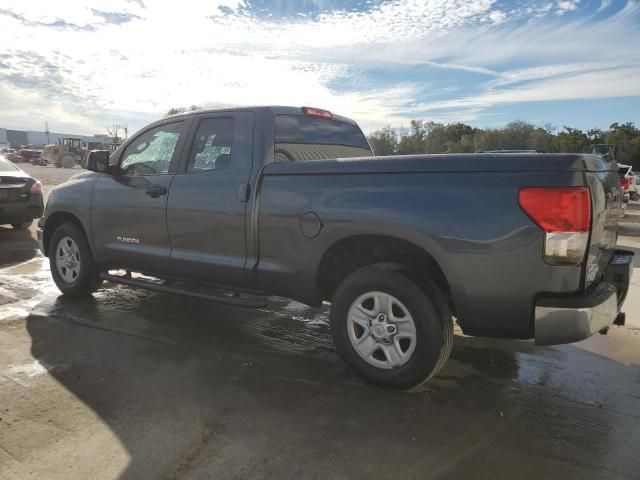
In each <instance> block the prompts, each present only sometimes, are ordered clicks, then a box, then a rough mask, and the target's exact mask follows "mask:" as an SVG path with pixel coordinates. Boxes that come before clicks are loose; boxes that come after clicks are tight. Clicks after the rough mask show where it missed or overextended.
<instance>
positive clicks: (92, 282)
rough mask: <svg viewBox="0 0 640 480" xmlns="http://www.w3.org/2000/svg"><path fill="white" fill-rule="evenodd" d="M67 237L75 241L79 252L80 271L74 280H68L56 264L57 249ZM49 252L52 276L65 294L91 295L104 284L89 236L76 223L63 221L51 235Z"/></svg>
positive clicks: (75, 295) (72, 295)
mask: <svg viewBox="0 0 640 480" xmlns="http://www.w3.org/2000/svg"><path fill="white" fill-rule="evenodd" d="M65 237H69V238H71V239H72V240H73V241H74V242H75V244H76V245H77V248H78V252H79V259H80V267H79V273H78V274H77V276H76V277H75V279H74V280H73V281H66V280H65V279H64V278H63V277H62V275H61V274H60V272H59V271H58V268H57V264H56V258H57V252H56V250H57V248H58V245H59V243H60V241H61V240H62V239H63V238H65ZM48 253H49V266H50V268H51V276H52V277H53V281H54V282H55V283H56V285H57V287H58V289H59V290H60V291H61V292H62V293H63V294H64V295H69V296H71V297H81V296H85V295H90V294H91V293H93V292H95V291H96V290H97V289H98V288H99V287H100V285H101V284H102V280H101V279H100V269H99V268H98V265H97V264H96V263H95V261H94V259H93V255H92V254H91V249H90V248H89V244H88V242H87V238H86V237H85V234H84V232H83V231H82V229H81V228H80V227H79V226H77V225H76V224H74V223H63V224H61V225H59V226H58V227H57V228H56V229H55V231H54V232H53V235H52V236H51V243H50V244H49V252H48Z"/></svg>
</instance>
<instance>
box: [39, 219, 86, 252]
mask: <svg viewBox="0 0 640 480" xmlns="http://www.w3.org/2000/svg"><path fill="white" fill-rule="evenodd" d="M66 222H69V223H73V224H75V225H77V226H78V227H79V228H80V229H81V230H82V232H83V233H84V236H85V237H87V232H85V231H84V227H83V226H82V223H80V220H78V217H76V216H75V215H73V214H71V213H67V212H56V213H54V214H53V215H51V216H50V217H49V218H47V223H45V225H44V232H43V234H42V244H43V246H44V251H45V253H46V255H47V256H49V246H50V245H49V243H50V242H51V236H52V235H53V232H55V230H56V228H58V226H60V225H62V224H63V223H66ZM87 238H88V237H87Z"/></svg>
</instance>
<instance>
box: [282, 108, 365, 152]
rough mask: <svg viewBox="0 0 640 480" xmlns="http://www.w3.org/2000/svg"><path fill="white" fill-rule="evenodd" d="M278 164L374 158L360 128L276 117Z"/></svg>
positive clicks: (305, 118) (308, 118)
mask: <svg viewBox="0 0 640 480" xmlns="http://www.w3.org/2000/svg"><path fill="white" fill-rule="evenodd" d="M274 137H275V144H274V158H275V161H276V162H295V161H306V160H319V159H324V158H343V157H367V156H371V155H373V153H372V152H371V148H370V147H369V144H368V142H367V139H366V138H365V136H364V134H363V133H362V130H360V128H359V127H358V126H357V125H353V124H351V123H347V122H341V121H338V120H331V119H326V118H318V117H311V116H304V115H276V117H275V131H274Z"/></svg>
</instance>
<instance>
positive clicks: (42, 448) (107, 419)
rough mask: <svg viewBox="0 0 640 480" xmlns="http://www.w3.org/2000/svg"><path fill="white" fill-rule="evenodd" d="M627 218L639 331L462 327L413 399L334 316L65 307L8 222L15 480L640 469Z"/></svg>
mask: <svg viewBox="0 0 640 480" xmlns="http://www.w3.org/2000/svg"><path fill="white" fill-rule="evenodd" d="M48 170H51V169H50V168H49V169H47V168H45V167H31V170H30V173H32V174H34V175H35V176H36V177H38V176H40V177H43V178H44V177H46V178H50V179H51V180H49V182H50V183H51V184H53V183H55V182H56V181H57V180H55V178H54V177H53V176H57V175H61V173H59V172H64V171H58V172H55V173H50V172H49V171H48ZM74 173H75V171H74ZM67 175H68V172H67ZM622 228H623V232H624V233H625V236H623V237H621V239H620V243H621V244H622V245H625V246H626V247H630V248H632V249H634V250H635V251H636V253H637V255H636V259H635V261H636V272H635V278H634V284H633V287H632V290H631V292H630V294H629V300H628V306H627V308H626V309H625V310H626V311H627V322H628V325H627V326H626V327H613V328H612V329H611V331H610V332H609V334H608V335H604V336H601V335H598V336H595V337H592V338H591V339H588V340H586V341H584V342H580V343H578V344H573V345H565V346H559V347H550V348H537V347H534V346H533V344H532V343H531V342H525V341H512V340H492V339H481V338H469V337H465V336H463V335H462V334H461V333H460V332H457V335H456V339H455V342H454V348H453V353H452V355H451V359H450V361H449V363H448V364H447V366H446V367H445V368H444V369H443V371H442V372H441V373H440V375H438V377H437V378H436V379H435V380H434V381H432V382H431V383H430V384H429V385H428V386H427V387H426V388H425V389H424V390H423V391H421V392H419V393H413V394H408V393H399V392H392V391H386V390H381V389H378V388H375V387H371V386H369V385H367V384H365V383H363V382H362V381H361V380H360V379H359V378H358V377H356V376H355V375H353V374H352V373H351V372H350V371H349V370H348V369H347V368H346V366H345V365H344V364H343V363H342V361H341V360H340V359H339V358H338V356H337V354H336V353H335V350H334V348H333V345H332V342H331V337H330V334H329V329H328V324H327V321H328V319H327V311H326V309H323V308H320V309H313V308H308V307H306V306H304V305H301V304H298V303H296V302H291V301H289V300H285V299H280V298H273V299H271V301H270V302H269V305H268V307H266V308H264V309H261V310H243V309H238V308H233V307H227V306H221V305H216V304H213V303H209V302H205V301H198V300H194V299H188V298H181V297H176V296H171V295H166V294H159V293H152V292H145V291H140V290H133V289H130V288H126V287H122V286H115V285H106V287H105V288H103V289H102V290H100V291H99V292H98V293H97V294H96V295H95V296H94V298H93V299H87V300H82V301H78V300H74V301H69V300H66V299H63V298H62V297H60V296H59V295H58V292H57V290H56V289H55V286H54V285H53V282H52V281H51V280H50V276H49V271H48V262H47V259H45V258H43V257H42V256H40V254H39V253H38V252H37V250H35V248H34V247H33V243H32V240H33V239H32V237H29V236H28V235H26V234H24V232H23V233H22V234H20V232H14V231H12V230H11V229H10V228H2V227H0V246H1V254H0V478H2V479H5V478H6V479H13V478H16V479H42V478H47V479H49V478H51V479H86V478H95V479H107V478H124V479H146V478H153V479H156V478H167V479H172V478H189V479H191V478H193V479H199V478H225V479H227V478H265V477H266V478H402V479H404V478H419V479H423V478H452V479H461V478H487V479H503V478H504V479H518V478H526V479H538V478H545V479H563V480H564V479H570V478H571V479H573V478H576V479H578V478H579V479H622V478H625V479H634V478H640V456H639V455H638V452H639V451H640V450H639V447H638V446H639V445H640V352H639V347H640V305H639V304H638V301H639V300H638V299H639V298H640V295H638V293H639V289H640V272H638V267H640V205H638V204H636V205H632V206H631V208H630V211H629V213H628V215H627V217H626V218H625V222H624V223H623V225H622ZM32 234H33V232H32Z"/></svg>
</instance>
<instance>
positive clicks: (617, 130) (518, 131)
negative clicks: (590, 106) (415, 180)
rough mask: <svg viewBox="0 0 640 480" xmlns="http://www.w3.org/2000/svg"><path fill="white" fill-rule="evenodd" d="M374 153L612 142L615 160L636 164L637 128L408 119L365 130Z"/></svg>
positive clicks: (584, 148) (639, 159)
mask: <svg viewBox="0 0 640 480" xmlns="http://www.w3.org/2000/svg"><path fill="white" fill-rule="evenodd" d="M367 138H368V140H369V143H370V144H371V147H372V148H373V151H374V153H375V154H376V155H410V154H420V153H472V152H482V151H487V150H538V151H542V152H549V153H560V152H562V153H587V152H591V145H594V144H613V145H617V150H616V160H617V161H618V162H619V163H624V164H629V165H633V166H634V168H635V169H637V170H640V129H638V128H637V127H636V126H635V124H634V123H633V122H627V123H613V124H611V126H610V127H609V128H608V129H607V130H601V129H599V128H592V129H589V130H587V131H586V132H585V131H582V130H580V129H577V128H571V127H567V126H564V127H563V128H562V130H558V129H556V128H555V127H553V126H551V124H546V125H544V126H542V127H540V126H536V125H534V124H532V123H529V122H525V121H522V120H516V121H513V122H510V123H508V124H507V125H505V126H504V127H502V128H492V129H481V128H474V127H471V126H470V125H467V124H465V123H450V124H443V123H436V122H428V121H423V120H411V122H410V124H409V127H408V128H407V127H403V128H400V129H394V128H392V127H390V126H386V127H384V128H380V129H378V130H375V131H373V132H372V133H371V134H370V135H368V137H367Z"/></svg>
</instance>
